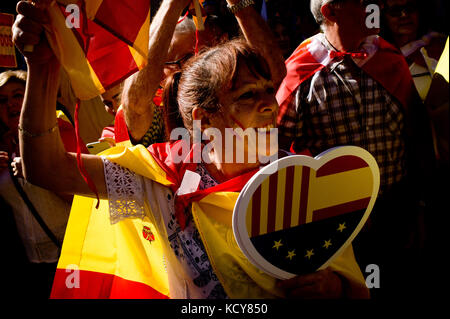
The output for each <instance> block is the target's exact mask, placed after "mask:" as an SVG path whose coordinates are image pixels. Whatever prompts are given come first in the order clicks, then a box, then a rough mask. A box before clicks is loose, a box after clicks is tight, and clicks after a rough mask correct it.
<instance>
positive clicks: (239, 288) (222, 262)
mask: <svg viewBox="0 0 450 319" xmlns="http://www.w3.org/2000/svg"><path fill="white" fill-rule="evenodd" d="M238 195H239V194H238V193H226V192H223V193H222V192H221V193H213V194H210V195H208V196H206V197H205V198H203V199H202V200H201V201H199V202H198V203H194V204H193V205H192V214H193V216H194V220H195V223H196V225H197V228H198V230H199V233H200V236H201V238H202V241H203V243H204V245H205V248H206V250H207V253H208V257H209V259H210V261H211V264H212V266H213V268H214V271H215V272H216V274H217V276H218V277H219V279H220V282H221V283H222V286H223V287H224V289H225V291H226V292H227V294H228V296H229V297H230V298H276V297H282V296H283V292H282V291H280V290H277V289H276V287H275V283H276V279H275V278H273V277H271V276H269V275H267V274H265V273H264V272H262V271H260V270H259V269H257V268H256V267H255V266H253V265H252V264H251V263H250V261H249V260H248V259H247V258H246V257H245V256H244V254H243V253H242V252H241V250H240V249H239V247H238V245H237V243H236V240H235V237H234V235H233V230H232V228H231V220H232V214H233V208H234V204H235V202H236V200H237V197H238ZM329 267H330V268H331V269H332V270H334V271H336V272H337V273H339V274H341V275H342V276H343V277H345V278H346V279H347V283H348V289H347V291H346V295H347V297H350V298H368V297H369V293H368V290H367V288H366V286H365V280H364V277H363V275H362V273H361V270H360V269H359V266H358V264H357V263H356V260H355V257H354V255H353V248H352V246H351V245H350V246H349V247H348V248H347V249H345V250H344V252H343V253H342V254H341V255H340V256H338V257H336V258H335V259H334V260H333V262H332V263H331V264H330V266H329Z"/></svg>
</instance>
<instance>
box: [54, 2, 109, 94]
mask: <svg viewBox="0 0 450 319" xmlns="http://www.w3.org/2000/svg"><path fill="white" fill-rule="evenodd" d="M48 13H49V17H50V20H51V25H52V29H51V30H47V32H46V36H47V39H48V42H49V44H50V46H51V47H52V49H53V52H55V54H56V56H57V57H58V60H59V61H60V62H61V65H62V66H63V67H64V69H65V70H66V71H67V73H68V75H69V78H70V82H71V83H72V87H73V90H74V91H75V94H76V96H78V97H79V98H80V99H82V100H88V99H91V98H94V97H95V96H97V95H99V94H100V93H102V92H104V88H103V87H101V86H100V87H99V86H96V83H94V81H93V79H92V78H91V68H90V66H89V64H88V62H87V60H86V56H85V54H84V52H83V50H82V49H81V47H80V45H79V44H78V41H77V40H76V38H75V35H74V33H73V32H72V30H71V29H69V28H67V27H66V20H65V18H64V16H63V15H62V13H61V11H60V9H59V8H58V5H57V4H56V2H53V3H52V4H51V5H50V7H49V9H48ZM97 85H98V83H97ZM99 92H100V93H99Z"/></svg>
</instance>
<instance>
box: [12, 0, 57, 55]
mask: <svg viewBox="0 0 450 319" xmlns="http://www.w3.org/2000/svg"><path fill="white" fill-rule="evenodd" d="M39 3H40V4H41V5H35V4H32V3H31V2H27V1H20V2H18V3H17V7H16V10H17V13H18V15H17V17H16V20H15V21H14V24H13V27H12V40H13V42H14V44H15V45H16V47H17V48H18V49H19V51H20V52H21V53H22V54H23V55H24V56H25V58H26V60H27V63H33V64H46V63H49V62H50V61H51V60H56V59H55V56H54V54H53V52H52V50H51V48H50V46H49V45H48V42H47V39H46V38H45V34H44V26H45V25H48V24H49V23H50V18H49V16H48V14H47V10H46V9H45V6H46V1H40V2H39ZM30 45H31V46H32V48H33V49H32V50H26V49H25V48H26V46H30Z"/></svg>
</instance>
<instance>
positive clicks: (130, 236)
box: [58, 196, 169, 296]
mask: <svg viewBox="0 0 450 319" xmlns="http://www.w3.org/2000/svg"><path fill="white" fill-rule="evenodd" d="M94 204H95V202H94V199H92V198H88V197H82V196H75V198H74V202H73V206H72V210H71V213H70V217H69V222H68V227H67V230H66V235H65V238H64V245H63V248H62V251H61V257H60V259H59V262H58V268H59V269H71V268H74V265H75V266H76V267H77V268H78V269H80V270H86V271H93V272H99V273H103V274H111V275H115V276H118V277H121V278H123V279H126V280H131V281H136V282H140V283H144V284H146V285H148V286H151V287H152V288H154V289H156V290H158V291H159V292H160V293H162V294H164V295H167V296H168V295H169V284H168V278H167V273H166V270H165V266H164V259H163V250H162V247H161V243H162V242H161V240H162V238H161V237H160V236H159V234H158V233H157V231H156V229H155V227H154V226H153V223H152V222H150V220H149V218H148V217H145V218H143V219H138V218H135V219H125V220H122V221H120V222H118V223H117V224H114V225H111V223H110V219H109V206H108V201H107V200H101V201H100V207H99V209H98V210H97V209H95V205H94ZM144 226H146V227H149V228H150V230H151V232H152V233H153V235H154V236H155V240H154V241H151V242H150V241H148V240H146V239H145V238H144V237H143V235H142V231H143V228H144Z"/></svg>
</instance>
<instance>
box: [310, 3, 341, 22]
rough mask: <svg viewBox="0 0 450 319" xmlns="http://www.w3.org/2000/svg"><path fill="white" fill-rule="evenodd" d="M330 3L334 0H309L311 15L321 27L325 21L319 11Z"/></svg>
mask: <svg viewBox="0 0 450 319" xmlns="http://www.w3.org/2000/svg"><path fill="white" fill-rule="evenodd" d="M330 2H336V0H311V2H310V8H311V13H312V15H313V16H314V19H315V20H316V22H317V23H318V24H319V25H321V26H322V24H323V22H324V21H325V17H324V16H323V14H322V11H321V9H322V7H323V6H324V5H325V4H327V3H330Z"/></svg>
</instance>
